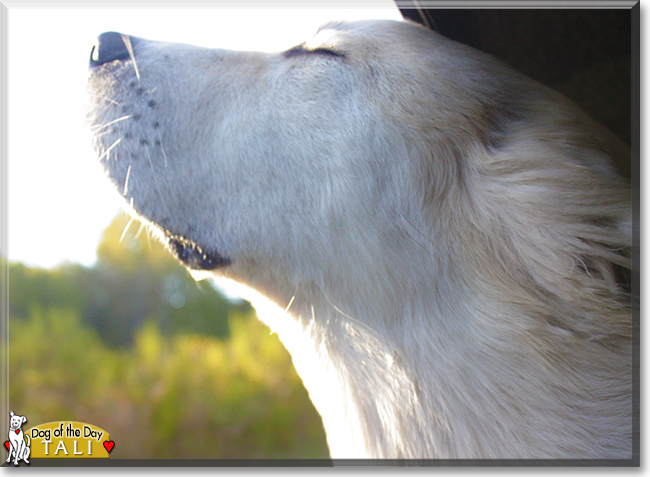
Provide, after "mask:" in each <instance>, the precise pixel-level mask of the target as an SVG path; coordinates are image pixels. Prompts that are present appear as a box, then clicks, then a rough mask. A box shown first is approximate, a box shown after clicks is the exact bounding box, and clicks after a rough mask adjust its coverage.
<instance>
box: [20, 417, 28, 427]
mask: <svg viewBox="0 0 650 477" xmlns="http://www.w3.org/2000/svg"><path fill="white" fill-rule="evenodd" d="M20 417H21V418H22V422H21V425H22V424H24V423H26V422H27V418H26V417H25V416H20Z"/></svg>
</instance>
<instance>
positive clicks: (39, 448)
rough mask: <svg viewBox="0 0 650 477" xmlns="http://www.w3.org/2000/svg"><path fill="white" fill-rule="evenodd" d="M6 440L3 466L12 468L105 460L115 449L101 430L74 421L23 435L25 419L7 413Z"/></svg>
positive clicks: (33, 428) (40, 428)
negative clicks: (40, 462)
mask: <svg viewBox="0 0 650 477" xmlns="http://www.w3.org/2000/svg"><path fill="white" fill-rule="evenodd" d="M10 415H11V422H10V427H9V440H8V441H6V442H5V447H6V448H7V450H8V451H9V456H8V457H7V462H10V461H11V459H13V462H14V465H18V462H19V461H20V460H22V461H23V462H25V464H29V460H28V459H30V458H31V459H74V458H83V459H93V458H95V459H108V458H110V453H111V451H112V450H113V448H114V447H115V442H113V441H112V440H111V438H110V436H109V434H108V432H106V431H105V430H104V429H101V428H99V427H97V426H93V425H92V424H86V423H83V422H75V421H57V422H48V423H46V424H40V425H38V426H34V427H32V428H31V429H28V430H26V431H24V432H23V430H22V429H21V427H22V425H23V424H24V423H25V422H27V418H26V417H25V416H15V415H14V413H13V412H11V413H10Z"/></svg>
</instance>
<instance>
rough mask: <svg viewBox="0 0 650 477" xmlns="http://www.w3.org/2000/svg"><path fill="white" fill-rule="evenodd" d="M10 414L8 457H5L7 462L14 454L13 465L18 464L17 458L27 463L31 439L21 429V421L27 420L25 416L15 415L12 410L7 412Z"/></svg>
mask: <svg viewBox="0 0 650 477" xmlns="http://www.w3.org/2000/svg"><path fill="white" fill-rule="evenodd" d="M9 415H10V416H11V418H10V420H9V441H8V442H9V447H8V450H9V457H7V462H10V461H11V456H12V455H13V456H14V465H18V461H19V460H21V459H22V460H23V461H24V462H25V464H29V460H27V459H28V458H29V454H30V452H31V449H30V447H29V446H30V444H31V439H30V438H29V436H26V435H25V434H24V433H23V430H22V429H21V427H22V425H23V423H25V422H27V418H26V417H25V416H16V415H15V414H14V413H13V411H11V412H10V413H9ZM25 437H27V442H25Z"/></svg>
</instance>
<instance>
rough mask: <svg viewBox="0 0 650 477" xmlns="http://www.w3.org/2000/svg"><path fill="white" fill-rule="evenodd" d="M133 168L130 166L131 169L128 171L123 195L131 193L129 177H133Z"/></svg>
mask: <svg viewBox="0 0 650 477" xmlns="http://www.w3.org/2000/svg"><path fill="white" fill-rule="evenodd" d="M131 166H132V164H129V168H128V169H127V171H126V179H125V180H124V190H123V192H122V194H123V195H126V194H127V193H128V192H129V177H131Z"/></svg>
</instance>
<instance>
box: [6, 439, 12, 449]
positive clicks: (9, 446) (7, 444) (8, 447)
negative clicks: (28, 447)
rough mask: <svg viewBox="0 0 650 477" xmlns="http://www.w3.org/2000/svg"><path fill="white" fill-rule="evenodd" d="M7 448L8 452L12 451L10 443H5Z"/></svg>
mask: <svg viewBox="0 0 650 477" xmlns="http://www.w3.org/2000/svg"><path fill="white" fill-rule="evenodd" d="M5 447H6V448H7V450H9V449H11V444H9V441H5Z"/></svg>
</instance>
